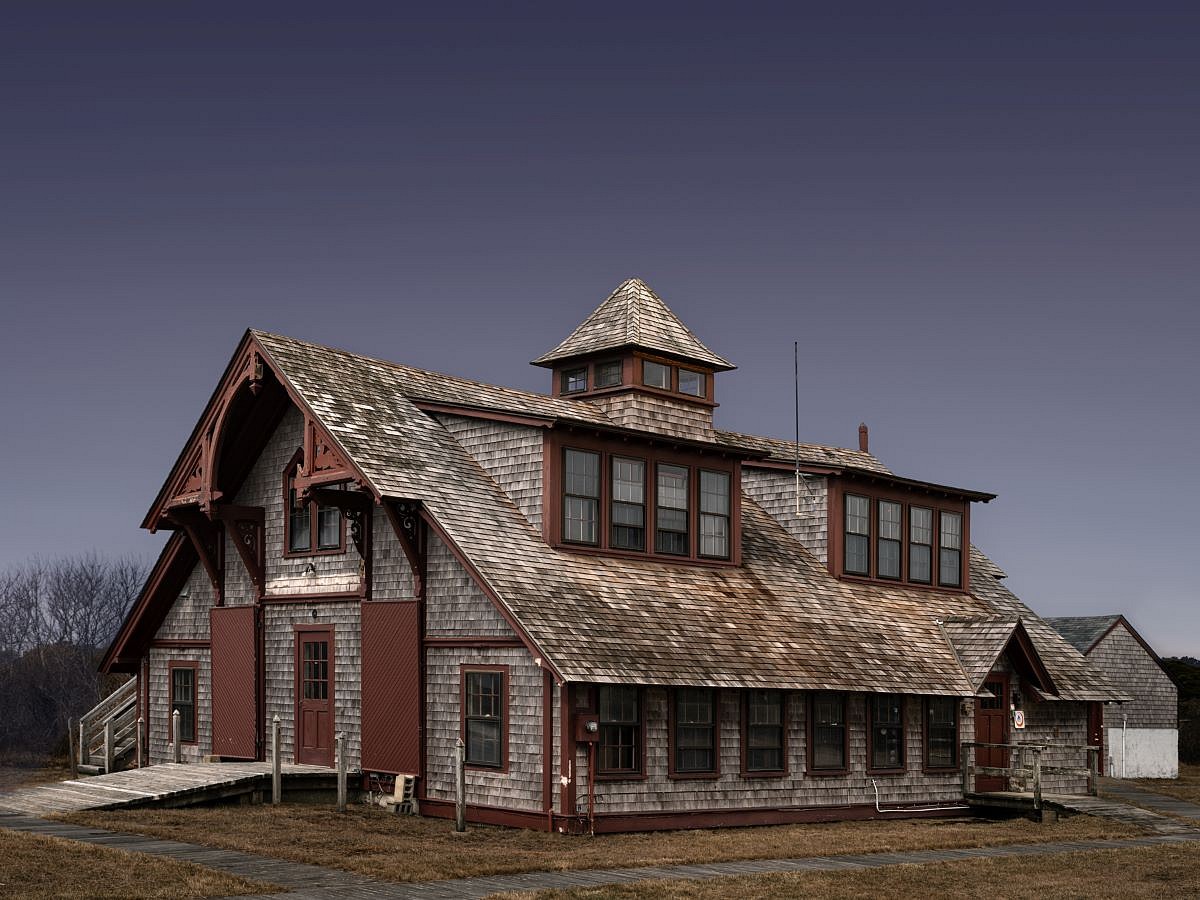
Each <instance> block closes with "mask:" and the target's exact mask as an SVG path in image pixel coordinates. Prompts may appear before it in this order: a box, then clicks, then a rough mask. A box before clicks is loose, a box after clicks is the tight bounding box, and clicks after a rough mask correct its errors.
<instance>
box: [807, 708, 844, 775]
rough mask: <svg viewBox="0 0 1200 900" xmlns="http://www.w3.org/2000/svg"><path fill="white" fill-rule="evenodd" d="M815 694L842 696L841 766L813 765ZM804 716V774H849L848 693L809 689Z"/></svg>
mask: <svg viewBox="0 0 1200 900" xmlns="http://www.w3.org/2000/svg"><path fill="white" fill-rule="evenodd" d="M817 694H838V695H840V696H841V698H842V722H843V724H842V767H841V768H838V769H817V768H814V766H813V737H814V734H815V731H816V716H815V715H814V713H815V711H816V710H815V707H816V700H817ZM807 713H808V714H807V715H806V716H805V717H804V719H805V722H804V725H805V729H806V738H807V739H806V740H805V750H806V755H807V759H806V763H807V767H806V769H805V774H807V775H809V776H811V777H815V778H824V777H827V776H833V777H836V776H839V775H849V774H850V694H848V693H847V692H846V691H809V692H808V710H807Z"/></svg>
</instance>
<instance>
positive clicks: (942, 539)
mask: <svg viewBox="0 0 1200 900" xmlns="http://www.w3.org/2000/svg"><path fill="white" fill-rule="evenodd" d="M940 520H941V530H940V534H939V535H938V584H942V585H945V586H946V587H959V586H960V585H961V584H962V516H960V515H959V514H958V513H950V512H944V513H942V514H941V517H940Z"/></svg>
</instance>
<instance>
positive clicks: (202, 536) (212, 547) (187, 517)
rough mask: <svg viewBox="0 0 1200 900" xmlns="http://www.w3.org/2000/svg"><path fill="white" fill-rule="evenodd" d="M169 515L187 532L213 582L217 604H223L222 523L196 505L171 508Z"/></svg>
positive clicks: (223, 560) (223, 543)
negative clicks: (203, 512) (208, 516)
mask: <svg viewBox="0 0 1200 900" xmlns="http://www.w3.org/2000/svg"><path fill="white" fill-rule="evenodd" d="M168 517H169V518H170V519H171V521H173V522H175V523H176V524H177V525H179V527H180V528H182V529H183V530H184V531H185V532H187V536H188V539H189V540H191V542H192V546H193V547H194V548H195V550H196V555H197V556H199V557H200V564H201V565H202V566H204V571H205V573H207V575H208V580H209V581H210V582H212V587H213V592H214V594H215V595H216V602H217V605H218V606H220V605H222V604H223V603H224V602H225V559H224V555H225V554H224V547H225V541H224V540H223V534H222V531H221V526H220V524H219V523H217V522H213V521H211V520H210V519H208V518H207V517H206V516H204V515H202V514H201V513H200V511H199V510H198V509H196V508H195V507H183V508H180V509H173V510H170V511H169V512H168Z"/></svg>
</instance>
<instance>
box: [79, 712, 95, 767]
mask: <svg viewBox="0 0 1200 900" xmlns="http://www.w3.org/2000/svg"><path fill="white" fill-rule="evenodd" d="M91 763H92V754H91V751H90V750H88V745H87V737H86V736H85V735H84V733H83V719H82V718H81V719H80V720H79V764H80V765H81V766H88V765H91Z"/></svg>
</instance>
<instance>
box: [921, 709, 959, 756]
mask: <svg viewBox="0 0 1200 900" xmlns="http://www.w3.org/2000/svg"><path fill="white" fill-rule="evenodd" d="M925 765H926V767H927V768H930V769H953V768H956V767H957V766H958V698H957V697H928V698H926V700H925Z"/></svg>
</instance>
